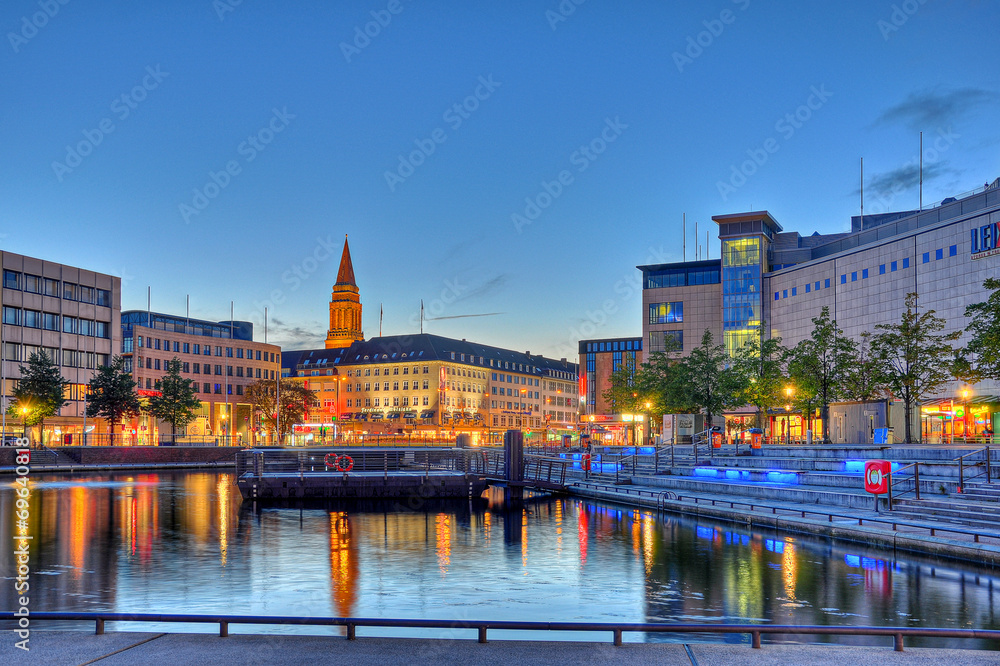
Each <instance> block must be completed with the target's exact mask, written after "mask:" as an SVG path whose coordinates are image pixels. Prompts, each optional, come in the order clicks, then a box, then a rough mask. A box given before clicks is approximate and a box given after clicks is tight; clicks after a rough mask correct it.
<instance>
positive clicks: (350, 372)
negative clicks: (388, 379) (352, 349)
mask: <svg viewBox="0 0 1000 666" xmlns="http://www.w3.org/2000/svg"><path fill="white" fill-rule="evenodd" d="M402 368H403V372H402V373H400V372H399V369H400V366H398V365H397V366H393V368H392V374H394V375H398V374H404V375H408V374H410V366H408V365H404V366H402ZM423 368H424V374H425V375H426V374H430V371H431V367H430V366H429V365H425V366H423ZM373 369H374V371H375V376H376V377H378V376H379V373H380V372H382V371H384V372H383V374H385V375H386V376H388V375H389V368H365V370H364V376H365V377H371V376H372V370H373ZM419 369H420V368H419V366H416V365H414V366H413V374H417V371H418V370H419ZM347 376H348V377H360V376H361V368H358V369H357V370H348V371H347Z"/></svg>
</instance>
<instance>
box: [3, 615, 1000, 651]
mask: <svg viewBox="0 0 1000 666" xmlns="http://www.w3.org/2000/svg"><path fill="white" fill-rule="evenodd" d="M0 619H7V620H17V619H18V617H17V615H16V614H15V613H14V612H13V611H6V612H2V613H0ZM31 619H32V621H46V620H52V621H59V620H62V621H67V620H84V621H92V622H94V623H95V631H94V633H95V634H97V635H102V634H104V631H105V623H107V622H165V623H170V622H189V623H202V624H218V625H219V636H220V637H222V638H225V637H227V636H229V625H230V624H276V625H310V626H341V627H346V628H347V640H356V639H357V632H356V630H357V628H358V627H390V628H419V629H476V630H478V638H479V642H480V643H486V642H487V632H488V631H489V630H490V629H495V630H502V631H510V630H515V631H600V632H611V634H612V636H613V643H614V645H616V646H620V645H622V634H623V633H624V632H626V631H628V632H640V633H666V634H692V633H710V634H749V635H750V646H751V648H753V649H760V647H761V637H762V636H763V635H765V634H785V635H814V636H892V638H893V648H894V650H895V651H896V652H903V639H904V637H907V636H908V637H926V638H978V639H993V640H997V639H1000V631H996V630H990V629H945V628H921V627H871V626H840V627H832V626H829V625H824V626H816V625H787V624H771V625H761V624H704V623H703V624H681V623H667V622H538V621H534V622H533V621H519V620H518V621H512V620H423V619H395V618H367V617H301V616H298V617H295V616H280V615H181V614H162V613H113V612H109V613H101V612H97V613H78V612H45V611H40V612H32V614H31Z"/></svg>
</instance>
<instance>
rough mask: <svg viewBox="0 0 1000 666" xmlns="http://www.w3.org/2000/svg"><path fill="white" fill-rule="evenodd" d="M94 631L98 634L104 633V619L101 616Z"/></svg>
mask: <svg viewBox="0 0 1000 666" xmlns="http://www.w3.org/2000/svg"><path fill="white" fill-rule="evenodd" d="M94 633H95V634H96V635H98V636H103V635H104V620H102V619H101V618H97V627H96V631H94Z"/></svg>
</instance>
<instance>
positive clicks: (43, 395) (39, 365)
mask: <svg viewBox="0 0 1000 666" xmlns="http://www.w3.org/2000/svg"><path fill="white" fill-rule="evenodd" d="M20 370H21V379H19V380H18V382H17V386H15V387H14V391H13V395H14V402H13V403H12V404H11V406H10V407H9V408H8V410H7V412H8V413H9V414H11V415H14V416H20V417H21V418H22V419H23V421H24V427H25V429H27V428H30V427H32V426H36V425H37V426H39V441H41V439H42V436H43V435H44V426H45V419H46V418H48V417H49V416H52V415H53V414H55V413H56V412H57V411H59V408H60V407H62V406H63V405H65V404H66V387H67V386H69V381H67V380H65V379H63V376H62V373H60V372H59V366H57V365H56V364H55V363H53V362H52V359H50V358H49V356H48V354H46V353H45V352H32V354H31V356H29V357H28V367H24V366H23V365H22V366H20ZM43 443H44V442H43Z"/></svg>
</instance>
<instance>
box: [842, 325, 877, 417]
mask: <svg viewBox="0 0 1000 666" xmlns="http://www.w3.org/2000/svg"><path fill="white" fill-rule="evenodd" d="M840 389H841V390H840V393H841V397H843V398H846V399H848V400H856V401H858V402H871V401H872V400H877V399H879V398H880V397H882V396H883V395H885V391H886V383H885V378H884V377H883V376H882V363H881V361H880V360H879V359H878V358H877V357H876V356H875V355H874V354H873V353H872V334H871V332H870V331H863V332H862V333H861V335H860V336H859V339H858V340H857V341H853V340H852V341H851V351H850V353H849V354H848V355H847V358H846V360H845V361H844V374H843V377H842V379H841V383H840Z"/></svg>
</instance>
